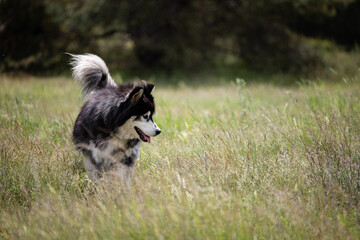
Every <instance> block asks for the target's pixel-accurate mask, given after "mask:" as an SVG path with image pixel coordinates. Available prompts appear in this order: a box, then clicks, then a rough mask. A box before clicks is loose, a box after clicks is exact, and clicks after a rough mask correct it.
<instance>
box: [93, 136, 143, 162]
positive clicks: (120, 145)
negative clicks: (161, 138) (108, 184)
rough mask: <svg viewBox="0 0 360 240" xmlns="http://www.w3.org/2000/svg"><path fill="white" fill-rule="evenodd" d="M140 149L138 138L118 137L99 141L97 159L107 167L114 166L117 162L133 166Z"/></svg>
mask: <svg viewBox="0 0 360 240" xmlns="http://www.w3.org/2000/svg"><path fill="white" fill-rule="evenodd" d="M139 149H140V141H139V140H138V139H129V140H120V139H118V138H116V137H113V138H110V139H108V140H106V141H102V142H100V143H98V146H97V150H98V151H97V152H98V154H97V155H98V156H97V157H96V158H97V159H101V161H100V162H101V163H102V165H103V167H104V168H105V169H109V168H112V166H113V165H114V164H115V165H116V164H119V163H120V164H124V165H126V166H128V167H133V166H134V164H135V161H136V158H137V155H138V152H139Z"/></svg>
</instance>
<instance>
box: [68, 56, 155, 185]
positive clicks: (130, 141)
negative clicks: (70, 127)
mask: <svg viewBox="0 0 360 240" xmlns="http://www.w3.org/2000/svg"><path fill="white" fill-rule="evenodd" d="M71 56H72V59H71V65H72V66H73V68H72V69H73V77H74V78H75V80H77V81H78V82H79V83H80V84H81V85H82V87H83V94H84V95H85V96H86V97H87V101H86V102H85V103H84V105H83V106H82V108H81V110H80V113H79V115H78V117H77V119H76V121H75V126H74V131H73V141H74V144H75V146H76V148H77V149H78V150H79V151H80V152H81V153H82V154H83V155H84V156H85V158H86V161H85V169H86V171H87V173H88V175H89V177H90V179H91V180H93V181H96V180H98V179H99V178H101V177H103V176H106V177H109V176H111V178H114V177H115V178H120V179H121V180H123V181H125V182H127V181H128V177H129V175H130V174H131V172H132V170H133V168H134V166H135V162H136V159H137V156H138V152H139V149H140V144H141V141H143V142H149V143H150V141H151V137H153V136H156V135H158V134H159V133H160V132H161V130H160V129H159V127H158V126H157V125H156V123H155V122H154V120H153V115H154V113H155V102H154V98H153V96H152V94H151V93H152V91H153V90H154V84H151V83H147V82H145V81H142V82H140V83H133V84H125V85H116V84H115V82H114V81H113V79H112V78H111V76H110V74H109V71H108V68H107V66H106V64H105V63H104V61H103V60H102V59H101V58H99V57H98V56H96V55H92V54H86V55H71Z"/></svg>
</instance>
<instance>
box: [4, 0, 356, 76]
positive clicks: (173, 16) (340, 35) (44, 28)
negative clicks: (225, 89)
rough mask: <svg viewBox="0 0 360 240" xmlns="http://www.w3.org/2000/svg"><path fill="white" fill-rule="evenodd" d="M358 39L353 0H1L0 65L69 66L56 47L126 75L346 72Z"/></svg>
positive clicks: (41, 69)
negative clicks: (96, 57)
mask: <svg viewBox="0 0 360 240" xmlns="http://www.w3.org/2000/svg"><path fill="white" fill-rule="evenodd" d="M359 42H360V1H356V0H196V1H190V0H157V1H149V0H138V1H130V0H122V1H116V0H76V1H75V0H32V1H29V0H0V54H1V55H0V73H19V72H20V73H31V74H38V75H42V74H44V75H46V74H59V73H63V72H66V71H67V72H69V66H68V65H67V62H68V59H69V57H68V56H67V55H65V54H64V53H66V52H71V53H76V54H77V53H86V52H89V53H94V54H98V55H99V56H101V57H102V58H103V59H104V60H105V61H106V62H107V64H108V65H109V67H110V68H111V71H112V72H113V71H117V70H118V71H121V72H122V73H123V74H127V75H129V76H131V75H135V74H139V72H142V73H144V75H145V76H146V73H156V72H158V73H162V74H166V75H173V74H176V73H179V72H180V73H184V74H188V73H189V74H193V73H199V72H206V71H209V72H211V71H216V70H220V69H228V71H231V72H233V73H234V74H236V73H237V72H238V71H244V69H246V70H247V71H253V72H263V73H266V74H268V73H279V72H280V73H290V74H302V75H308V74H310V75H315V76H316V75H321V74H325V73H326V72H327V71H329V69H330V70H332V71H339V69H342V70H343V71H346V73H347V74H353V73H355V72H356V71H358V66H359V58H358V56H360V55H359V54H358V52H359V50H358V45H359ZM210 69H211V71H210ZM334 69H335V70H334ZM336 69H338V70H336ZM344 69H345V70H344Z"/></svg>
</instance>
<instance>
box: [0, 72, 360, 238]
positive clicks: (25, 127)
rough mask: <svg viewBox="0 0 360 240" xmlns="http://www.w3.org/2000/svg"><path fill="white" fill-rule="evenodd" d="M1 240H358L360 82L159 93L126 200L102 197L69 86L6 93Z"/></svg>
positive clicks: (114, 191)
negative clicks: (81, 149) (76, 132)
mask: <svg viewBox="0 0 360 240" xmlns="http://www.w3.org/2000/svg"><path fill="white" fill-rule="evenodd" d="M1 84H2V88H1V89H0V107H1V108H0V121H1V122H0V123H1V125H0V154H1V155H0V156H1V161H0V236H1V237H2V238H4V239H39V238H45V239H54V238H57V239H124V238H129V239H139V238H140V239H144V238H157V239H250V238H251V239H253V238H260V239H271V238H275V239H279V238H285V239H289V238H291V239H293V238H299V239H319V238H320V239H329V238H330V239H358V238H359V236H360V228H359V227H360V216H359V214H360V212H359V200H360V174H359V165H360V139H359V138H360V137H359V136H360V122H359V119H360V102H359V96H360V82H359V79H357V78H353V79H347V81H346V83H345V82H342V83H331V84H325V83H321V82H319V83H316V84H308V85H299V86H289V87H277V86H273V85H268V84H260V83H259V84H253V85H251V84H250V85H249V86H245V84H244V82H243V81H241V80H239V81H237V82H235V83H232V84H227V85H223V86H218V87H207V86H203V87H201V88H195V89H194V88H191V87H187V86H186V85H183V86H182V87H181V88H171V87H167V88H162V87H161V86H157V88H156V90H155V92H154V94H155V98H156V103H157V115H156V116H155V118H156V121H157V123H158V125H159V126H160V127H161V129H162V130H163V132H162V134H161V135H159V136H158V137H156V138H154V139H153V141H152V143H151V144H143V146H142V151H141V154H140V157H139V159H138V162H137V165H136V170H135V174H134V176H133V179H132V180H131V189H130V190H124V189H123V188H121V186H119V185H116V184H114V186H109V185H104V186H94V185H93V184H92V183H91V182H90V181H89V180H88V177H87V175H86V173H85V171H84V168H83V159H82V158H81V156H80V155H79V154H78V153H76V151H75V150H74V147H73V145H72V143H71V130H72V124H73V121H74V119H75V117H76V115H77V113H78V111H79V108H80V106H81V102H82V100H81V97H80V90H79V89H78V88H77V87H76V86H75V84H73V82H72V81H70V80H69V79H51V80H50V81H44V80H41V79H30V80H28V81H20V80H14V79H8V80H2V81H1Z"/></svg>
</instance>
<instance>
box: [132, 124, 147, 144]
mask: <svg viewBox="0 0 360 240" xmlns="http://www.w3.org/2000/svg"><path fill="white" fill-rule="evenodd" d="M135 131H136V132H137V134H139V137H140V139H141V140H142V141H144V142H148V143H150V142H151V138H150V137H149V136H148V135H146V134H145V133H144V132H143V131H141V130H140V128H138V127H135Z"/></svg>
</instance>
